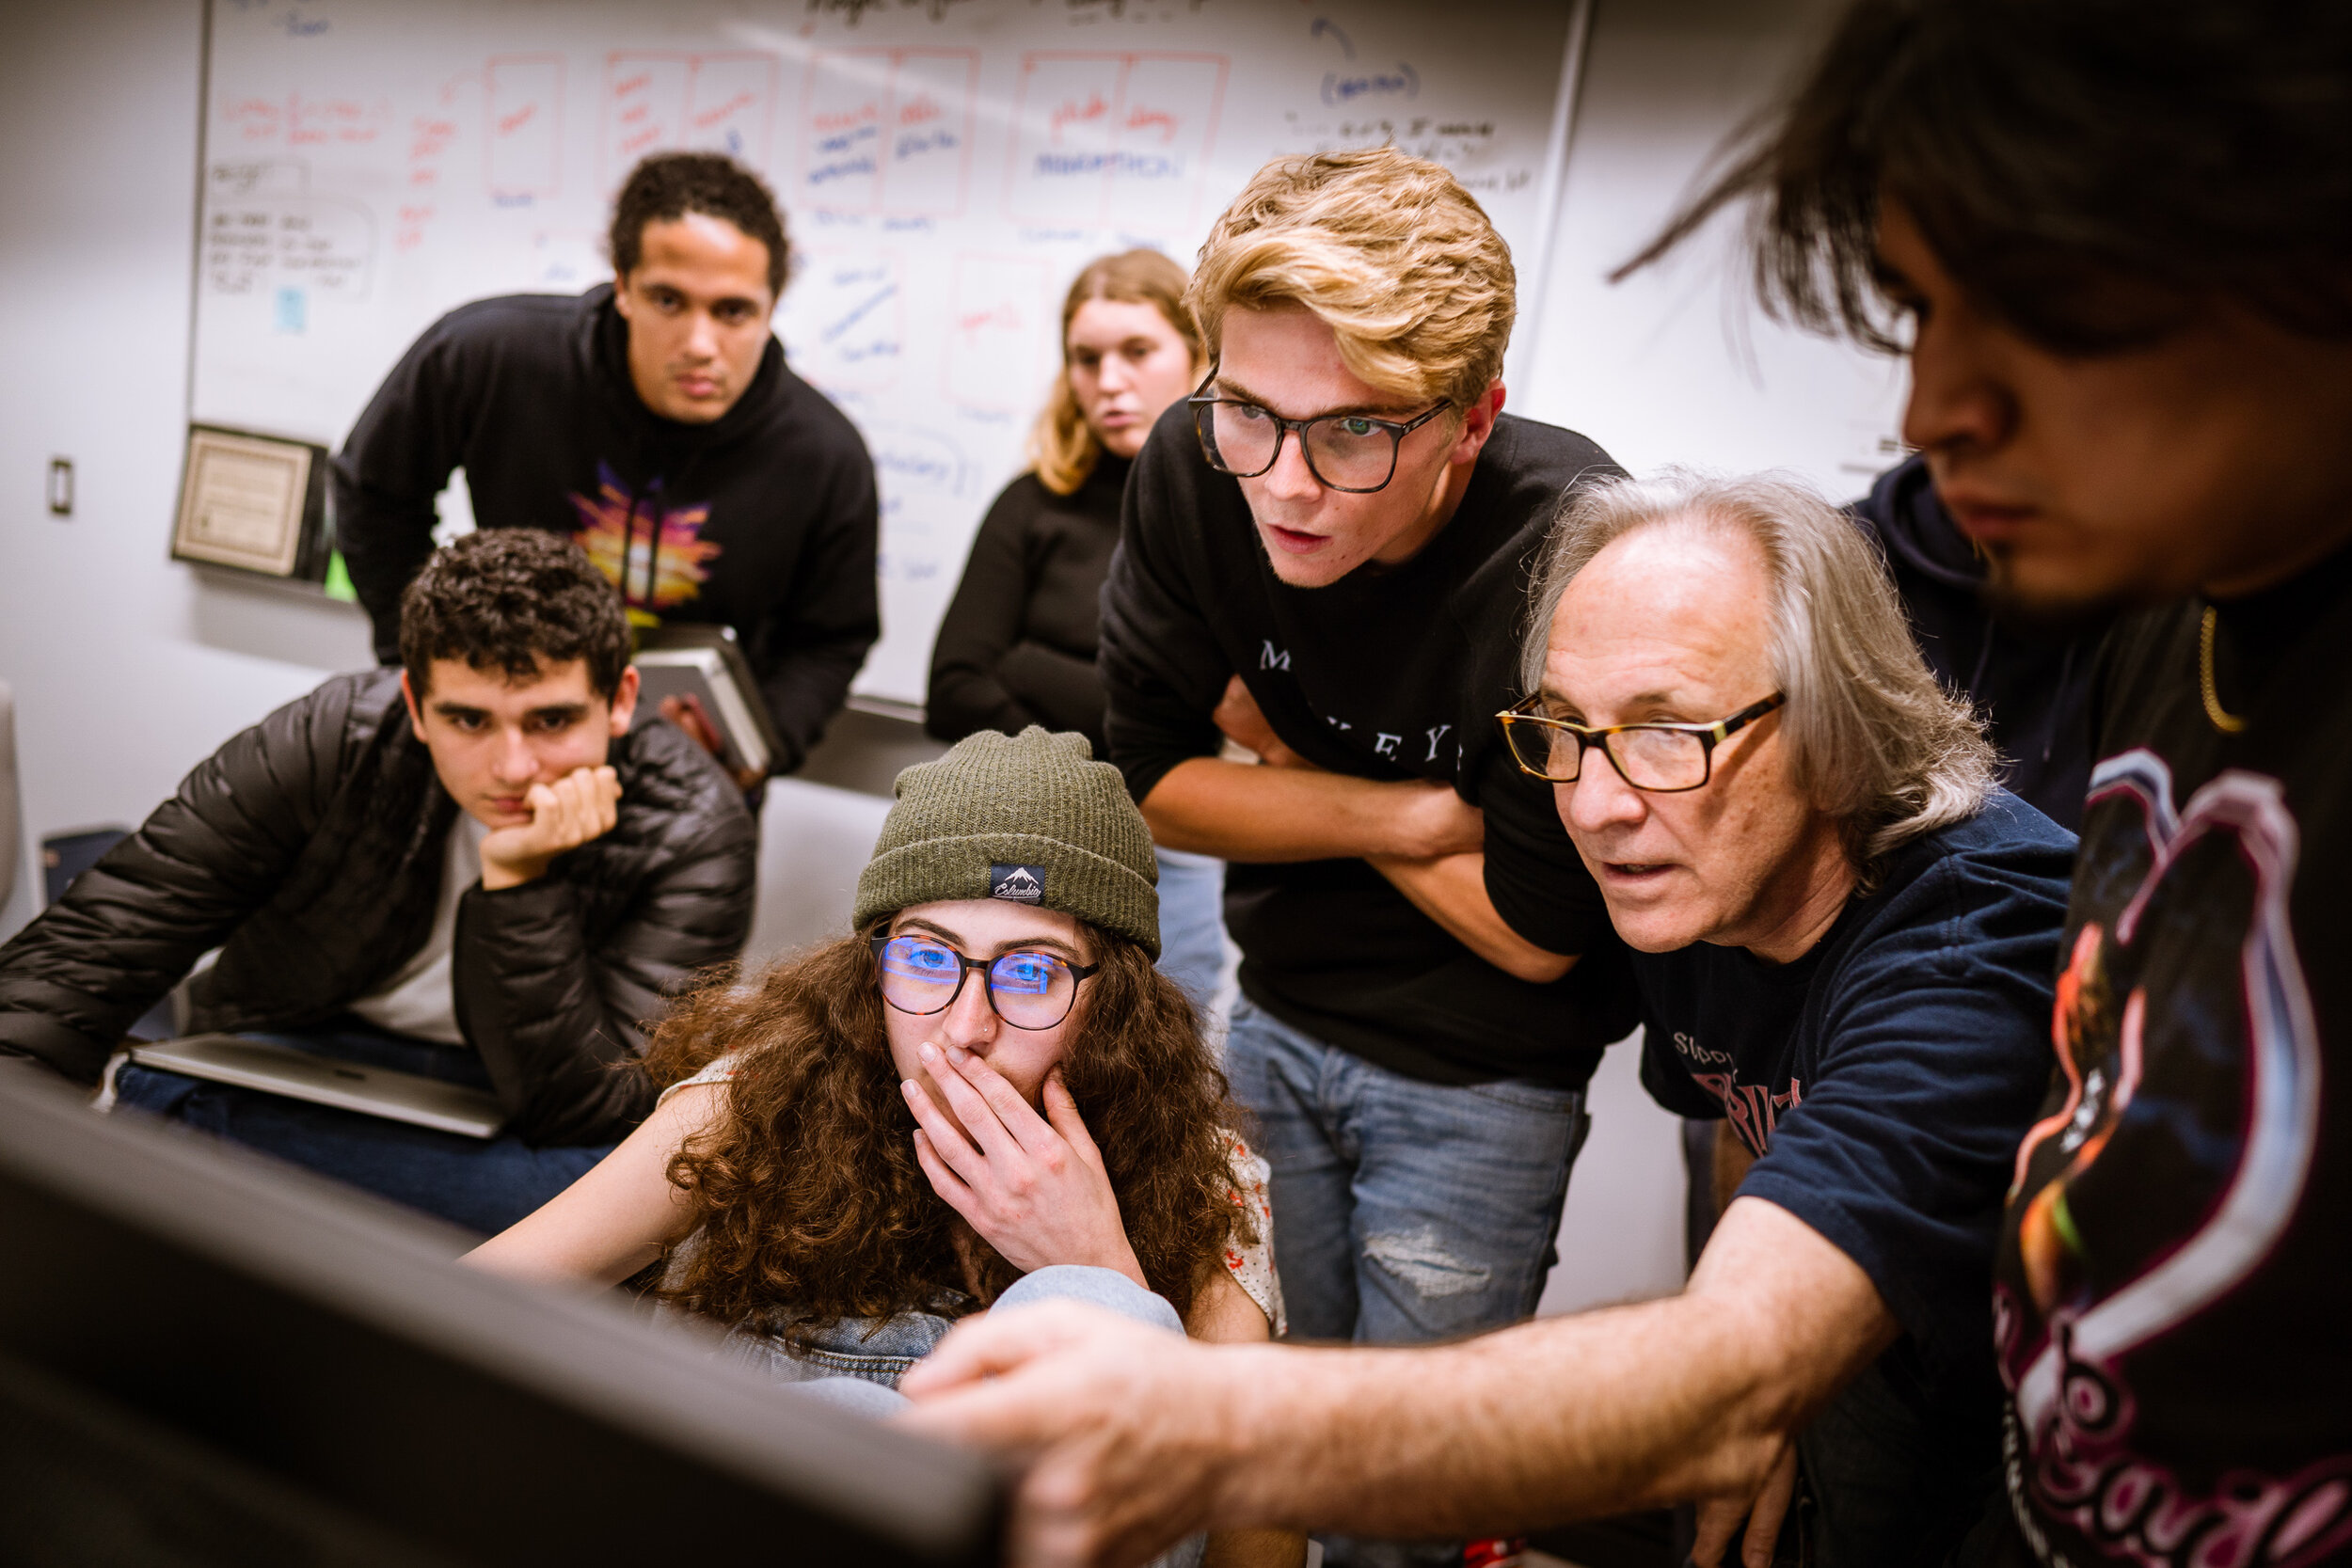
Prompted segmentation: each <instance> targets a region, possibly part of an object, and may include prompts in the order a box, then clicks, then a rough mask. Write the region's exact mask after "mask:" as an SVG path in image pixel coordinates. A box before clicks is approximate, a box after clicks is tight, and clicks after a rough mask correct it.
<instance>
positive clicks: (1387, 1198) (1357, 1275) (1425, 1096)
mask: <svg viewBox="0 0 2352 1568" xmlns="http://www.w3.org/2000/svg"><path fill="white" fill-rule="evenodd" d="M1225 1057H1226V1060H1225V1070H1226V1072H1227V1073H1228V1074H1229V1075H1230V1076H1231V1077H1232V1082H1233V1093H1234V1097H1235V1098H1236V1099H1238V1100H1239V1101H1241V1102H1242V1103H1243V1104H1244V1105H1246V1106H1248V1108H1249V1110H1250V1111H1252V1112H1254V1113H1255V1114H1256V1116H1257V1118H1258V1132H1257V1139H1256V1143H1257V1147H1258V1151H1259V1152H1260V1153H1262V1154H1263V1155H1264V1156H1265V1159H1266V1163H1267V1164H1268V1165H1270V1166H1271V1167H1272V1169H1273V1173H1274V1180H1273V1183H1272V1196H1273V1199H1274V1265H1275V1269H1276V1271H1277V1272H1278V1273H1279V1274H1280V1275H1281V1276H1282V1295H1283V1299H1284V1301H1285V1303H1286V1304H1287V1305H1288V1307H1289V1308H1290V1337H1291V1338H1294V1339H1352V1340H1355V1341H1357V1342H1358V1343H1360V1344H1413V1343H1418V1342H1422V1341H1425V1340H1430V1339H1438V1338H1447V1337H1449V1336H1453V1335H1458V1334H1474V1333H1477V1332H1479V1331H1481V1330H1483V1329H1489V1328H1500V1327H1502V1325H1504V1324H1506V1323H1517V1322H1518V1321H1519V1320H1520V1319H1522V1318H1525V1317H1527V1316H1529V1315H1530V1314H1531V1313H1533V1312H1534V1310H1535V1301H1536V1298H1537V1297H1538V1296H1540V1295H1541V1294H1542V1293H1543V1288H1544V1275H1545V1273H1546V1272H1547V1271H1548V1270H1549V1267H1550V1265H1551V1260H1552V1247H1551V1243H1552V1236H1553V1233H1554V1232H1555V1231H1557V1230H1558V1229H1559V1227H1560V1208H1561V1205H1562V1203H1563V1202H1565V1199H1566V1197H1567V1194H1568V1167H1569V1166H1570V1165H1571V1164H1574V1163H1575V1160H1576V1151H1577V1149H1578V1148H1579V1147H1581V1145H1582V1143H1583V1141H1584V1132H1585V1129H1586V1128H1587V1127H1588V1126H1589V1125H1590V1122H1589V1120H1588V1118H1587V1117H1585V1114H1584V1095H1583V1091H1582V1090H1581V1089H1562V1088H1554V1087H1551V1086H1549V1085H1542V1084H1532V1083H1526V1082H1521V1081H1518V1080H1505V1081H1503V1082H1502V1083H1495V1084H1474V1085H1469V1086H1467V1087H1455V1086H1453V1085H1444V1084H1425V1083H1422V1081H1421V1080H1419V1079H1416V1078H1407V1077H1405V1076H1404V1075H1403V1074H1401V1073H1395V1072H1391V1071H1390V1070H1389V1069H1386V1068H1381V1067H1375V1066H1374V1065H1373V1064H1372V1063H1370V1062H1367V1061H1365V1060H1364V1059H1363V1058H1362V1057H1360V1056H1357V1055H1355V1054H1353V1053H1349V1052H1346V1051H1343V1050H1341V1049H1339V1048H1338V1047H1337V1046H1332V1045H1326V1044H1325V1043H1324V1042H1323V1041H1321V1040H1318V1039H1316V1038H1314V1037H1312V1036H1311V1035H1308V1034H1306V1033H1304V1032H1302V1031H1300V1030H1297V1029H1294V1028H1292V1027H1291V1026H1290V1025H1289V1024H1287V1023H1284V1022H1281V1021H1280V1020H1279V1019H1277V1018H1275V1017H1274V1016H1273V1015H1272V1014H1270V1013H1268V1012H1266V1011H1264V1010H1263V1008H1261V1007H1258V1006H1254V1005H1252V1004H1251V1003H1250V1002H1249V1001H1248V999H1247V998H1245V999H1244V1000H1243V1001H1242V1002H1241V1003H1240V1004H1239V1005H1238V1006H1236V1007H1235V1008H1234V1009H1233V1022H1232V1032H1231V1033H1230V1034H1228V1035H1227V1037H1226V1042H1225Z"/></svg>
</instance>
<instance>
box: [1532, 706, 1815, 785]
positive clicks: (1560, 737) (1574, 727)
mask: <svg viewBox="0 0 2352 1568" xmlns="http://www.w3.org/2000/svg"><path fill="white" fill-rule="evenodd" d="M1539 700H1540V699H1537V698H1534V697H1530V698H1528V699H1526V700H1525V701H1524V702H1520V703H1517V704H1514V705H1512V706H1511V707H1509V708H1507V709H1505V710H1504V711H1503V712H1501V713H1498V714H1496V715H1495V722H1497V723H1498V724H1501V725H1502V737H1503V739H1505V740H1506V741H1508V742H1509V743H1510V746H1511V758H1512V760H1513V761H1514V762H1517V763H1518V765H1519V771H1521V772H1523V773H1533V774H1534V775H1535V777H1537V778H1539V779H1543V780H1546V781H1548V782H1549V783H1551V784H1574V783H1576V780H1577V775H1578V774H1579V773H1580V772H1581V771H1582V770H1583V767H1584V753H1585V752H1586V751H1587V750H1588V749H1589V748H1591V747H1594V746H1597V747H1599V748H1600V750H1601V754H1602V755H1604V756H1606V757H1607V758H1608V759H1609V765H1610V766H1611V767H1612V768H1615V769H1616V770H1617V777H1619V778H1621V779H1623V780H1624V781H1625V782H1626V783H1628V784H1631V785H1632V786H1633V787H1634V788H1636V789H1645V790H1648V791H1649V792H1650V793H1651V794H1653V795H1674V794H1678V793H1679V792H1681V791H1683V790H1686V789H1697V788H1699V787H1700V786H1701V785H1703V784H1706V783H1707V781H1708V779H1710V778H1712V777H1714V773H1715V748H1716V746H1718V745H1719V744H1721V743H1722V742H1723V741H1724V740H1726V739H1728V738H1730V736H1732V735H1733V734H1734V733H1735V732H1737V731H1740V730H1742V729H1745V728H1746V727H1747V726H1748V725H1750V724H1753V723H1755V722H1756V721H1757V720H1758V719H1761V718H1763V717H1764V716H1765V715H1766V714H1768V713H1770V712H1772V709H1774V708H1776V707H1778V706H1780V705H1781V704H1783V703H1785V702H1787V701H1788V693H1787V692H1786V691H1775V692H1773V693H1772V695H1771V696H1769V697H1767V698H1765V699H1764V700H1763V701H1762V702H1760V703H1750V704H1749V705H1747V706H1746V707H1743V708H1741V709H1740V711H1739V712H1737V713H1735V714H1733V715H1732V716H1731V717H1730V718H1728V719H1718V720H1716V721H1714V722H1713V723H1711V724H1662V723H1661V724H1606V725H1602V726H1600V727H1598V728H1595V727H1594V726H1592V725H1589V724H1575V723H1570V722H1569V721H1567V720H1565V719H1553V718H1549V717H1548V716H1547V715H1544V714H1541V713H1537V712H1536V711H1535V705H1536V703H1537V702H1538V701H1539Z"/></svg>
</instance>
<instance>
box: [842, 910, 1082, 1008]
mask: <svg viewBox="0 0 2352 1568" xmlns="http://www.w3.org/2000/svg"><path fill="white" fill-rule="evenodd" d="M874 965H875V967H876V968H877V969H879V970H880V971H881V972H882V1000H883V1001H884V1002H887V1003H889V1004H890V1005H891V1006H894V1007H896V1008H898V1010H899V1011H900V1012H902V1013H916V1014H924V1013H939V1012H945V1011H946V1010H947V1009H948V1008H949V1007H952V1006H955V1003H956V998H957V997H959V996H961V995H962V994H963V982H964V979H965V977H966V976H968V975H969V974H971V973H972V971H974V970H976V969H977V970H978V971H979V972H980V984H981V985H982V986H983V987H985V988H986V989H987V991H988V1005H989V1006H991V1007H993V1008H994V1009H995V1010H996V1016H997V1017H998V1018H1001V1019H1003V1020H1004V1021H1005V1022H1007V1023H1009V1024H1011V1025H1012V1026H1013V1027H1014V1028H1016V1029H1051V1028H1052V1027H1053V1026H1054V1025H1055V1024H1057V1023H1059V1022H1061V1021H1062V1020H1063V1019H1066V1018H1068V1017H1069V1016H1070V1009H1071V1007H1072V1006H1073V1005H1074V1004H1075V1003H1076V1002H1077V999H1078V982H1079V981H1081V980H1086V979H1090V978H1092V977H1093V975H1094V974H1096V972H1098V971H1099V970H1101V969H1102V967H1103V966H1102V965H1101V964H1073V963H1072V962H1070V961H1069V960H1068V959H1066V958H1056V957H1055V956H1054V955H1053V954H1051V953H1003V954H999V955H998V956H997V957H995V958H965V957H964V956H963V955H962V954H961V953H959V952H957V951H956V950H955V949H954V948H952V947H950V946H948V945H947V944H946V942H939V941H935V940H934V939H932V938H930V937H917V936H897V937H894V936H889V935H886V934H885V935H878V936H876V937H875V938H874Z"/></svg>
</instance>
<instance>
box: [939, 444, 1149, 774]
mask: <svg viewBox="0 0 2352 1568" xmlns="http://www.w3.org/2000/svg"><path fill="white" fill-rule="evenodd" d="M1130 466H1131V465H1130V464H1129V463H1128V461H1127V460H1126V459H1125V458H1123V457H1113V456H1111V455H1109V454H1108V453H1104V455H1103V456H1102V457H1101V458H1100V459H1098V460H1097V461H1096V463H1095V465H1094V471H1093V472H1092V473H1091V474H1089V475H1088V476H1087V482H1086V483H1084V484H1082V485H1080V486H1079V487H1078V489H1077V490H1076V492H1075V493H1074V494H1072V495H1067V496H1057V495H1056V494H1054V492H1052V491H1051V490H1048V489H1047V488H1046V487H1045V486H1044V484H1043V483H1041V482H1040V481H1039V479H1038V477H1037V475H1035V474H1033V473H1029V474H1023V475H1022V476H1021V477H1020V478H1019V479H1016V480H1014V481H1013V482H1012V483H1010V484H1008V485H1006V486H1005V488H1004V492H1003V493H1002V494H1001V495H999V496H998V497H997V498H996V500H995V503H994V504H993V505H992V506H991V507H990V508H989V509H988V515H987V516H986V517H985V518H983V519H981V522H980V531H979V533H978V534H977V536H976V537H975V538H974V539H973V541H972V555H971V559H970V560H969V561H967V562H965V563H964V568H963V580H962V581H961V583H959V584H957V586H956V596H955V599H954V600H953V601H952V602H951V603H950V604H949V605H948V606H947V614H946V619H944V620H942V621H941V622H940V625H939V640H938V641H936V642H934V643H933V644H932V645H931V685H930V699H929V701H928V703H927V704H926V705H925V709H926V723H927V724H928V726H929V728H930V732H931V734H933V735H935V736H938V737H939V738H940V739H942V740H961V739H962V738H963V737H964V736H967V735H970V734H972V733H973V732H975V731H977V730H1002V731H1003V732H1005V733H1006V734H1007V735H1018V734H1019V733H1020V732H1021V731H1022V729H1023V728H1025V726H1027V725H1030V724H1042V725H1044V726H1045V727H1046V728H1047V729H1049V730H1075V731H1077V732H1078V733H1079V734H1080V735H1083V736H1086V737H1087V739H1088V740H1089V741H1090V742H1092V743H1093V746H1094V754H1095V755H1096V756H1097V757H1104V756H1107V755H1108V754H1109V752H1108V750H1107V748H1106V747H1105V746H1104V741H1103V707H1104V694H1103V682H1102V679H1101V678H1100V677H1099V676H1098V675H1096V673H1094V644H1095V641H1096V638H1097V636H1098V635H1099V633H1100V631H1101V629H1102V622H1103V615H1102V600H1103V580H1104V578H1106V577H1108V576H1109V575H1110V569H1111V552H1112V551H1113V550H1115V549H1117V548H1118V547H1119V498H1120V493H1121V492H1122V491H1124V490H1125V488H1126V485H1127V470H1128V468H1129V467H1130Z"/></svg>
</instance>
